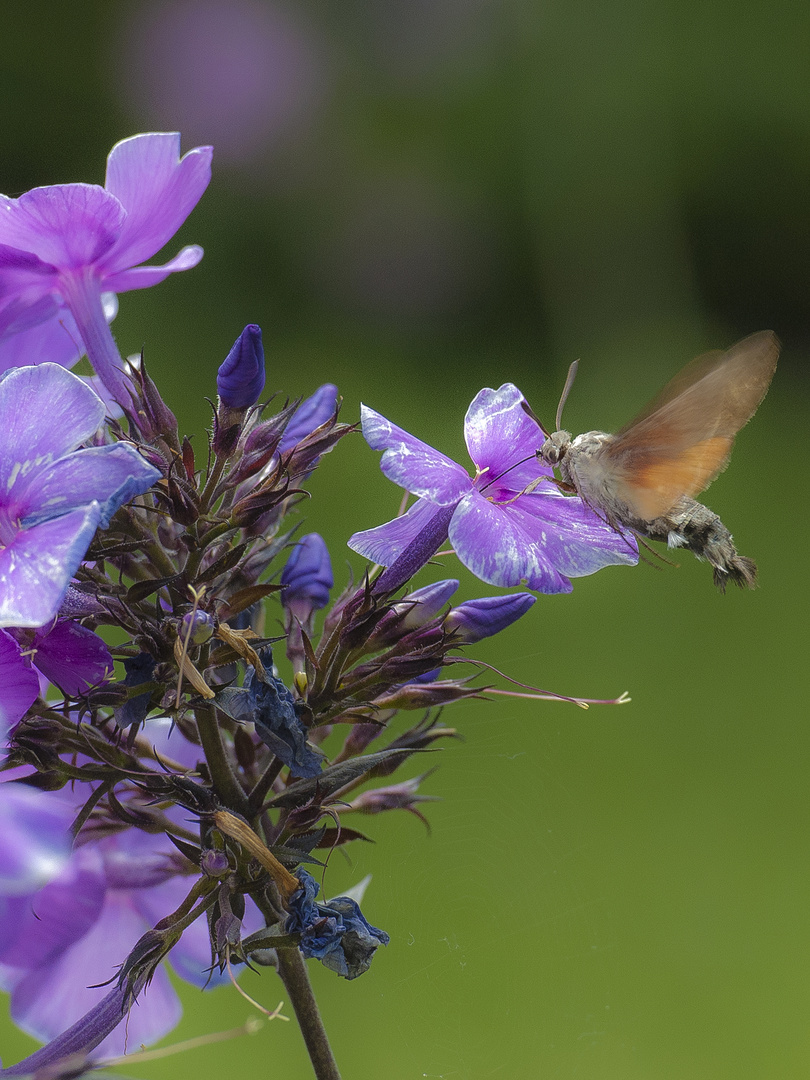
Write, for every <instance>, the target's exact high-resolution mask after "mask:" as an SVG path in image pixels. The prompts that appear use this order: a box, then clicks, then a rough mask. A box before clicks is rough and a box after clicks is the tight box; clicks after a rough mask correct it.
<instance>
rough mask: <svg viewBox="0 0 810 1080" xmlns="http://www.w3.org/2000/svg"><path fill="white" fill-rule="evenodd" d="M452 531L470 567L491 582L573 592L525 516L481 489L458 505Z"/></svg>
mask: <svg viewBox="0 0 810 1080" xmlns="http://www.w3.org/2000/svg"><path fill="white" fill-rule="evenodd" d="M449 535H450V542H451V543H452V545H453V547H454V549H455V552H456V554H457V555H458V557H459V559H461V561H462V562H463V563H464V565H465V566H466V567H467V569H468V570H471V571H472V572H473V573H474V574H475V576H476V577H478V578H480V579H481V580H482V581H486V582H488V583H489V584H490V585H502V586H507V587H508V586H510V585H521V584H526V585H528V587H529V588H530V589H536V590H537V592H543V593H562V592H571V588H572V586H571V582H570V581H569V580H568V578H567V577H564V576H563V575H562V574H560V573H558V571H557V570H556V569H555V567H554V566H553V565H552V564H551V563H550V561H549V560H548V558H547V557H546V555H545V553H544V551H543V549H542V548H541V547H540V546H539V545H538V544H537V543H535V542H534V539H533V537H532V535H531V534H530V533H528V532H527V531H526V529H525V527H524V522H523V520H522V518H521V517H520V516H519V515H517V514H515V513H514V512H511V508H510V507H504V506H498V505H497V504H496V503H491V502H489V501H488V500H487V499H485V498H484V497H483V496H482V495H480V494H479V493H478V492H477V491H476V492H472V493H471V494H470V495H469V496H468V497H467V498H465V499H462V500H461V502H460V503H459V505H458V506H457V508H456V512H455V514H454V515H453V518H452V521H451V522H450V528H449Z"/></svg>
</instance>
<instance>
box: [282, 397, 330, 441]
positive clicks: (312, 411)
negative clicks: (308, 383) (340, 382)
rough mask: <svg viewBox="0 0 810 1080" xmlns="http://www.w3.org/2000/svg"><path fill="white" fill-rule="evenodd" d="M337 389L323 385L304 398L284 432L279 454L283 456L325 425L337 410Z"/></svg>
mask: <svg viewBox="0 0 810 1080" xmlns="http://www.w3.org/2000/svg"><path fill="white" fill-rule="evenodd" d="M337 397H338V389H337V387H336V386H335V385H333V383H324V385H323V386H319V387H318V389H317V390H316V391H315V393H314V394H313V395H312V397H308V398H306V399H305V400H304V401H302V402H301V404H300V405H299V406H298V408H297V409H296V411H295V415H294V416H293V418H292V420H290V422H289V424H287V427H286V429H285V431H284V434H283V436H282V438H281V445H280V446H279V450H280V452H281V453H282V454H283V453H284V452H285V451H286V450H290V449H291V448H292V447H293V446H295V445H296V443H299V442H301V440H302V439H304V438H306V436H307V435H311V434H312V432H313V431H314V430H315V429H316V428H319V427H320V426H321V424H325V423H326V421H327V420H329V419H330V417H332V416H334V415H335V410H336V409H337Z"/></svg>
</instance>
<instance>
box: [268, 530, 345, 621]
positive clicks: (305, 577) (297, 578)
mask: <svg viewBox="0 0 810 1080" xmlns="http://www.w3.org/2000/svg"><path fill="white" fill-rule="evenodd" d="M334 583H335V580H334V577H333V576H332V563H331V560H330V558H329V551H328V550H327V547H326V544H325V542H324V540H323V538H322V537H321V536H319V535H318V533H307V535H306V536H302V537H301V539H300V540H299V541H298V543H297V544H296V545H295V547H294V548H293V549H292V551H291V553H290V557H289V559H288V560H287V565H286V566H285V567H284V569H283V571H282V573H281V584H282V585H283V586H284V591H283V592H282V594H281V602H282V604H283V605H284V607H285V608H286V609H287V610H288V611H289V612H290V614H292V615H294V616H295V618H296V619H298V621H299V622H300V623H302V624H303V623H306V622H307V620H308V619H309V617H310V616H311V614H312V612H313V611H319V610H320V609H321V608H323V607H326V605H327V604H328V603H329V590H330V589H331V588H332V586H333V585H334Z"/></svg>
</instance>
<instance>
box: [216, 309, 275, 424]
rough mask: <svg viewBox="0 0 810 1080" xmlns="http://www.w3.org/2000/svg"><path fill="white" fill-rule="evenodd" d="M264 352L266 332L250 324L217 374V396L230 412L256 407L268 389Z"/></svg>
mask: <svg viewBox="0 0 810 1080" xmlns="http://www.w3.org/2000/svg"><path fill="white" fill-rule="evenodd" d="M264 378H265V375H264V349H263V347H262V332H261V330H260V329H259V327H258V326H256V324H255V323H248V325H247V326H246V327H245V329H244V330H243V331H242V333H241V334H240V335H239V337H238V338H237V339H236V341H235V342H234V343H233V348H232V349H231V351H230V352H229V353H228V355H227V356H226V357H225V359H224V360H223V361H222V363H221V364H220V367H219V371H218V372H217V393H218V394H219V398H220V401H221V402H222V404H223V405H225V406H226V407H227V408H229V409H247V408H248V407H249V406H251V405H255V404H256V402H257V401H258V400H259V396H260V394H261V392H262V390H263V389H264Z"/></svg>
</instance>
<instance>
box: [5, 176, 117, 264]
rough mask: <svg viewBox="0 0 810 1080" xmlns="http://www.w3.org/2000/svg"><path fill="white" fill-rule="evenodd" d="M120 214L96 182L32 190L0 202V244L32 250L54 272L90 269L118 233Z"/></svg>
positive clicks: (115, 204) (107, 249)
mask: <svg viewBox="0 0 810 1080" xmlns="http://www.w3.org/2000/svg"><path fill="white" fill-rule="evenodd" d="M124 219H125V211H124V208H123V206H122V205H121V203H120V202H119V201H118V199H116V198H115V196H114V195H111V194H110V193H109V192H108V191H105V190H104V188H102V187H98V185H97V184H53V185H51V186H50V187H38V188H32V189H31V191H26V192H25V194H24V195H21V196H20V197H19V199H7V198H5V196H4V197H3V199H2V201H0V243H3V244H8V245H9V246H11V247H16V248H21V249H22V250H24V251H27V252H32V253H33V254H34V255H36V256H38V257H39V258H40V259H43V260H44V261H45V262H47V263H51V264H53V266H55V267H58V269H59V270H63V271H65V270H76V269H80V268H82V267H85V266H92V265H93V264H94V263H95V262H96V261H97V260H98V259H100V258H101V256H102V255H103V254H104V253H105V252H107V251H109V250H110V248H111V247H112V246H113V244H114V243H115V241H116V239H117V238H118V236H119V234H120V233H121V229H122V226H123V224H124Z"/></svg>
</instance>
